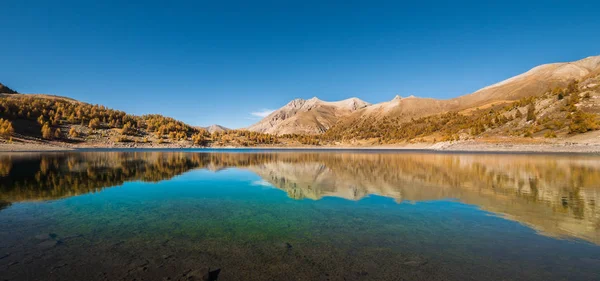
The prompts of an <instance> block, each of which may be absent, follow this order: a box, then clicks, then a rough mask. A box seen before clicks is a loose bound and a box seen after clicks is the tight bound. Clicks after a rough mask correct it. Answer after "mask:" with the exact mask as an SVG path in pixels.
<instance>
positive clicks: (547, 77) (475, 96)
mask: <svg viewBox="0 0 600 281" xmlns="http://www.w3.org/2000/svg"><path fill="white" fill-rule="evenodd" d="M599 74H600V56H592V57H588V58H585V59H582V60H579V61H575V62H566V63H551V64H544V65H541V66H538V67H535V68H533V69H531V70H529V71H527V72H525V73H523V74H520V75H517V76H515V77H512V78H509V79H507V80H504V81H502V82H499V83H496V84H494V85H491V86H488V87H485V88H483V89H480V90H478V91H476V92H474V93H472V94H468V95H464V96H460V97H457V98H453V99H448V100H440V99H433V98H420V97H414V96H409V97H406V98H402V97H400V96H396V97H395V98H393V99H392V100H391V101H387V102H382V103H377V104H370V103H368V102H365V101H362V100H360V99H358V98H351V99H347V100H342V101H337V102H325V101H321V100H319V99H318V98H316V97H314V98H312V99H309V100H303V99H295V100H293V101H291V102H289V103H288V104H287V105H285V106H283V107H281V108H280V109H278V110H276V111H275V112H273V113H272V114H270V115H269V116H267V117H265V118H264V119H262V120H261V121H259V122H258V123H256V124H254V125H252V126H250V127H248V128H247V129H248V130H250V131H255V132H262V133H269V134H277V135H282V134H320V133H324V132H326V131H327V130H329V129H330V128H331V127H333V126H334V125H335V126H336V127H337V129H339V130H344V129H349V128H353V127H356V126H359V125H360V123H361V122H363V121H364V120H382V119H384V118H390V119H391V118H393V119H394V120H395V121H397V122H403V121H408V120H411V119H416V118H420V117H425V116H431V115H435V114H440V113H446V112H460V111H468V110H473V109H476V108H484V107H491V106H493V105H494V104H499V103H507V102H514V101H517V100H519V99H522V98H527V97H536V96H540V95H543V94H545V93H547V92H549V91H550V90H551V89H553V88H555V87H566V86H567V85H568V84H569V82H571V81H573V80H582V79H584V78H588V77H593V76H597V75H599Z"/></svg>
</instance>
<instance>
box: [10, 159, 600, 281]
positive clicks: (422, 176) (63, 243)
mask: <svg viewBox="0 0 600 281" xmlns="http://www.w3.org/2000/svg"><path fill="white" fill-rule="evenodd" d="M599 183H600V157H598V156H584V155H559V154H553V155H542V154H535V155H531V154H529V155H525V154H522V155H518V154H517V155H515V154H512V155H511V154H454V153H443V154H440V153H423V152H419V153H415V152H400V153H399V152H389V151H380V152H378V151H375V152H374V151H371V152H364V151H362V152H361V151H327V152H320V153H313V152H310V151H305V152H301V151H280V152H274V151H253V150H228V151H227V152H222V151H215V150H212V151H211V150H202V151H198V150H196V151H194V150H189V151H176V152H175V151H156V152H131V151H120V152H106V151H104V152H93V151H90V152H63V153H42V154H39V153H14V154H2V155H0V223H1V224H2V226H3V227H2V229H1V230H0V257H2V256H3V254H2V251H3V252H6V253H8V255H7V256H5V257H4V258H1V259H0V268H3V269H1V271H3V272H4V273H5V274H2V275H3V276H8V277H9V280H13V279H15V280H30V279H28V278H29V277H31V276H33V275H31V274H34V273H35V274H36V275H35V276H43V277H44V278H41V279H44V280H69V279H72V280H81V278H88V279H90V280H96V279H98V280H101V279H102V278H105V277H106V278H109V279H114V278H125V279H127V278H140V279H143V278H144V277H148V276H162V277H164V278H171V280H178V279H177V278H184V279H185V278H188V277H189V278H202V277H203V276H205V275H206V274H208V272H209V271H210V272H213V274H215V273H214V271H215V270H216V269H219V270H220V271H219V272H218V274H219V275H220V276H221V278H223V280H230V279H231V280H254V279H256V280H259V279H260V278H266V279H263V280H278V279H281V278H283V277H287V278H286V279H289V280H320V279H323V280H326V279H327V278H330V279H331V280H344V279H346V280H365V278H367V277H366V276H369V277H368V278H371V280H397V279H393V277H394V276H407V279H412V280H415V279H416V280H419V279H422V280H465V279H466V280H471V279H476V280H481V278H487V279H490V280H491V279H494V280H497V279H514V278H522V277H523V276H527V277H528V280H562V279H564V278H563V277H565V278H566V277H568V279H569V280H594V278H595V277H597V276H598V275H597V270H594V268H596V269H597V265H598V264H600V247H599V246H598V245H600V208H599V207H598V206H597V202H600V201H599V200H600V184H599ZM556 255H559V256H561V258H559V259H556ZM107 258H110V259H111V260H113V261H112V262H110V263H101V261H102V260H106V259H107ZM94 261H96V262H98V263H101V264H103V267H102V268H97V267H92V263H93V262H94ZM63 264H64V265H63ZM57 266H58V267H57ZM551 266H552V267H553V268H555V269H556V272H548V271H547V270H546V269H547V268H548V267H551ZM188 267H189V268H188ZM26 268H28V270H26ZM482 268H485V270H482ZM575 269H577V270H575ZM51 272H53V273H52V274H51ZM102 274H104V275H102ZM100 277H102V278H100ZM10 278H12V279H10ZM244 278H246V279H244ZM368 278H367V279H368ZM186 280H187V279H186Z"/></svg>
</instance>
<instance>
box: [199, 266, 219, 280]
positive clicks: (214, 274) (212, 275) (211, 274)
mask: <svg viewBox="0 0 600 281" xmlns="http://www.w3.org/2000/svg"><path fill="white" fill-rule="evenodd" d="M219 273H221V269H220V268H217V269H215V270H212V271H211V270H210V268H209V269H208V273H206V274H204V276H202V281H216V280H217V279H219Z"/></svg>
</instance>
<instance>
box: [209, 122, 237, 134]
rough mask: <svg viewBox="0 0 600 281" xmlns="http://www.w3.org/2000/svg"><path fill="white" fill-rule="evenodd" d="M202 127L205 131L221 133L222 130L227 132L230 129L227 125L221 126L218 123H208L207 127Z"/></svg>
mask: <svg viewBox="0 0 600 281" xmlns="http://www.w3.org/2000/svg"><path fill="white" fill-rule="evenodd" d="M203 129H205V130H206V131H208V132H209V133H211V134H212V133H222V132H227V131H229V130H231V129H229V128H227V127H223V126H221V125H218V124H213V125H210V126H208V127H203Z"/></svg>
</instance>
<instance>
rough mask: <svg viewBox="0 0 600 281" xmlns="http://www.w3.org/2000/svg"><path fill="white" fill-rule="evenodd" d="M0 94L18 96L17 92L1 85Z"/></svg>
mask: <svg viewBox="0 0 600 281" xmlns="http://www.w3.org/2000/svg"><path fill="white" fill-rule="evenodd" d="M0 94H18V93H17V91H15V90H13V89H11V88H9V87H7V86H5V85H3V84H2V83H0Z"/></svg>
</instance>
